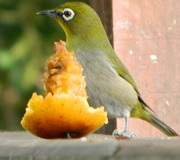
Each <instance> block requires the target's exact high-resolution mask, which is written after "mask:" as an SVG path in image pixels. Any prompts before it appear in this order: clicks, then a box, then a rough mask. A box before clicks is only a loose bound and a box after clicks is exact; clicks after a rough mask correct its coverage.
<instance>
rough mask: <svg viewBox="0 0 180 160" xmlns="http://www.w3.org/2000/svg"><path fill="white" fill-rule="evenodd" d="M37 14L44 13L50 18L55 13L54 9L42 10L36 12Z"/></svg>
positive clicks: (54, 16) (53, 16)
mask: <svg viewBox="0 0 180 160" xmlns="http://www.w3.org/2000/svg"><path fill="white" fill-rule="evenodd" d="M36 14H37V15H46V16H49V17H52V18H56V17H57V14H56V11H55V10H44V11H40V12H37V13H36Z"/></svg>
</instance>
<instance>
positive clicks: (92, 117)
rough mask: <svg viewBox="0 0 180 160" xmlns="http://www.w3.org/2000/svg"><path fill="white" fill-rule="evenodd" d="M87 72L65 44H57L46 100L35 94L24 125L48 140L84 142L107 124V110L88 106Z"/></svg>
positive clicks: (48, 69)
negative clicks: (85, 75)
mask: <svg viewBox="0 0 180 160" xmlns="http://www.w3.org/2000/svg"><path fill="white" fill-rule="evenodd" d="M82 71H83V68H82V67H81V65H80V64H79V63H78V62H77V60H76V58H75V57H74V53H73V52H68V51H67V50H66V48H65V43H64V42H63V41H60V42H56V43H55V54H54V55H53V56H51V57H50V60H49V61H48V62H47V67H46V71H45V78H44V84H45V89H46V93H47V94H46V96H45V97H43V96H41V95H37V93H33V95H32V97H31V99H30V100H29V102H28V106H27V108H26V113H25V115H24V117H23V118H22V120H21V125H22V126H23V127H24V128H25V129H26V130H28V131H30V132H31V133H33V134H35V135H37V136H39V137H41V138H47V139H53V138H67V137H71V138H80V137H83V136H86V135H88V134H90V133H92V132H93V131H95V130H97V129H98V128H100V127H101V126H102V125H104V123H107V113H106V112H104V107H99V108H96V109H95V108H93V107H90V106H89V104H88V102H87V95H86V91H85V87H86V83H85V77H84V76H83V75H82Z"/></svg>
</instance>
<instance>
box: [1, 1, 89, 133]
mask: <svg viewBox="0 0 180 160" xmlns="http://www.w3.org/2000/svg"><path fill="white" fill-rule="evenodd" d="M66 1H67V0H36V1H30V0H1V1H0V102H1V103H0V130H19V129H22V127H21V126H20V120H21V118H22V116H23V114H24V112H25V111H24V109H25V107H26V105H27V102H28V100H29V99H30V97H31V95H32V92H37V93H40V94H43V93H44V91H43V86H42V79H43V70H44V64H45V62H46V60H47V59H48V57H49V56H50V55H51V54H52V53H53V43H54V41H59V40H60V39H61V40H64V39H65V35H64V33H63V31H62V30H61V29H59V26H58V25H57V23H55V21H54V20H52V19H48V18H47V17H45V16H37V15H36V12H38V11H41V10H45V9H51V8H54V7H56V6H57V5H59V3H63V2H66ZM68 1H72V0H68ZM84 2H87V0H84Z"/></svg>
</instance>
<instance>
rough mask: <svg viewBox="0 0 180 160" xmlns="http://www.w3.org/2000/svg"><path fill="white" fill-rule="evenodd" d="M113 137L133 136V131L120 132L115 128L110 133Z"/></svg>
mask: <svg viewBox="0 0 180 160" xmlns="http://www.w3.org/2000/svg"><path fill="white" fill-rule="evenodd" d="M112 136H113V137H115V138H120V137H122V138H132V137H134V136H135V133H134V132H127V131H124V132H120V131H118V130H117V129H116V130H114V131H113V134H112Z"/></svg>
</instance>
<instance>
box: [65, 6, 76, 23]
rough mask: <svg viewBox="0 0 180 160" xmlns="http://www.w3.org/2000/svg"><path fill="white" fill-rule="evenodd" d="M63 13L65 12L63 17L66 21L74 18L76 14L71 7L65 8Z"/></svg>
mask: <svg viewBox="0 0 180 160" xmlns="http://www.w3.org/2000/svg"><path fill="white" fill-rule="evenodd" d="M62 13H63V16H62V17H63V19H64V20H65V21H70V20H71V19H73V17H74V15H75V14H74V12H73V10H72V9H69V8H65V9H64V10H63V12H62Z"/></svg>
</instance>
